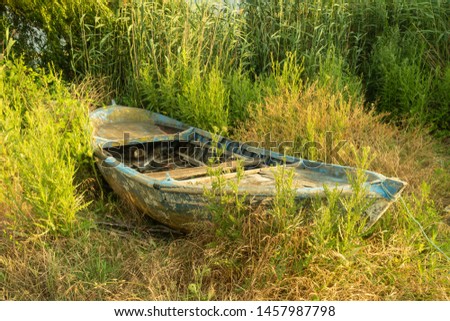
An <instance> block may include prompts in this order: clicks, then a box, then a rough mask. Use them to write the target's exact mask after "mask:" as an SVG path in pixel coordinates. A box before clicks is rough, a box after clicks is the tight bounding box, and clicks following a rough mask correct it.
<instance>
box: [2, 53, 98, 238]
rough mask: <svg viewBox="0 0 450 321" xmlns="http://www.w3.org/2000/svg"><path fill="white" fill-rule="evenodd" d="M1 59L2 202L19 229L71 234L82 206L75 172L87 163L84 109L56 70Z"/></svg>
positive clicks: (87, 131) (87, 143)
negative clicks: (46, 71) (32, 68)
mask: <svg viewBox="0 0 450 321" xmlns="http://www.w3.org/2000/svg"><path fill="white" fill-rule="evenodd" d="M0 63H1V65H0V83H1V88H2V91H1V93H0V102H1V103H0V128H1V132H2V135H1V136H0V138H1V143H2V144H1V145H2V153H1V155H2V158H3V159H4V161H5V162H4V164H5V166H2V169H1V170H0V175H1V176H0V184H1V185H2V189H1V191H2V192H4V193H2V194H3V195H2V197H0V202H4V204H6V206H7V208H8V209H9V211H8V213H7V214H8V216H9V217H10V219H11V220H12V221H14V222H16V223H17V225H16V226H15V229H16V230H17V231H20V230H23V229H24V230H29V229H31V230H29V231H31V232H33V231H35V232H39V233H47V232H50V233H63V234H70V233H72V232H73V229H74V224H75V222H76V220H77V217H76V214H77V212H78V211H80V210H81V209H82V208H83V207H84V206H85V204H84V202H83V200H82V197H81V195H80V194H79V193H78V192H77V186H76V185H75V184H74V176H75V173H76V171H77V167H79V166H80V165H82V164H83V163H84V162H87V163H89V162H90V158H89V157H90V155H91V151H90V144H89V142H90V131H89V126H88V119H87V114H88V110H87V107H86V105H83V104H82V103H81V102H79V101H77V100H76V99H74V98H72V97H71V95H70V93H69V91H68V89H67V88H66V87H65V85H64V84H63V83H62V81H61V79H60V78H59V76H57V75H56V74H55V73H49V74H46V73H43V72H36V71H33V70H31V69H30V68H28V67H26V66H25V65H24V63H23V61H21V60H12V61H9V60H3V61H1V62H0Z"/></svg>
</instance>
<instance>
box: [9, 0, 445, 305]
mask: <svg viewBox="0 0 450 321" xmlns="http://www.w3.org/2000/svg"><path fill="white" fill-rule="evenodd" d="M260 3H261V1H250V0H249V1H246V2H245V3H244V4H243V6H242V7H241V8H232V7H228V6H221V7H218V6H216V5H215V4H214V3H211V2H204V3H202V4H199V5H194V4H192V3H187V2H186V1H184V0H177V1H152V2H149V1H144V0H142V1H119V2H117V3H116V2H115V3H112V4H109V5H108V4H106V2H96V3H91V2H88V1H84V0H74V1H69V2H67V3H64V4H60V3H59V2H58V3H57V4H55V6H52V7H42V10H39V11H33V12H30V11H27V10H21V9H23V8H24V7H29V6H25V4H29V3H28V2H27V1H23V2H16V1H7V2H6V5H7V6H8V8H9V9H8V10H10V15H5V14H4V13H5V10H6V9H5V8H6V7H5V5H3V4H2V5H1V6H0V11H1V12H2V14H3V15H2V17H1V20H0V30H1V31H2V36H3V35H4V37H3V39H2V42H1V48H2V50H1V52H2V54H1V55H0V129H1V131H0V161H1V162H2V166H1V167H0V230H1V235H0V297H1V298H4V299H10V300H66V299H69V300H449V298H450V293H449V290H448V289H449V284H450V277H449V275H448V265H449V262H448V260H447V259H446V258H445V256H444V255H443V254H442V253H440V252H439V251H438V250H436V248H435V247H434V246H433V245H432V243H430V242H429V241H428V240H427V239H426V238H425V237H424V235H423V232H425V233H426V235H427V236H428V237H429V238H430V240H431V241H432V242H433V243H434V244H435V245H437V246H438V247H439V248H440V249H441V250H442V251H443V252H444V253H447V255H448V253H450V243H449V239H450V228H449V224H448V223H449V216H448V213H446V212H444V210H443V209H444V208H445V207H446V206H448V204H449V202H450V199H449V198H448V195H449V191H450V185H449V182H450V179H448V178H449V177H450V171H449V169H450V168H449V164H450V163H449V154H448V139H447V141H446V140H445V138H446V136H448V130H449V129H448V124H447V123H448V121H447V119H448V106H449V105H450V103H449V97H448V93H449V92H450V90H449V88H448V85H449V81H448V80H449V75H450V73H449V63H448V61H449V51H448V45H447V40H448V39H447V38H448V32H449V30H448V23H447V21H448V14H449V13H448V6H446V4H445V3H444V2H440V1H425V0H424V1H419V0H417V1H394V2H392V1H384V0H378V1H372V2H367V1H357V0H354V1H350V2H346V1H340V0H336V1H318V0H308V1H306V0H305V1H281V2H280V1H264V6H258V5H259V4H260ZM319 9H320V10H319ZM49 17H54V18H53V19H49ZM69 22H70V23H69ZM30 26H34V27H39V28H42V30H43V32H44V33H46V34H47V35H50V37H49V38H48V41H49V43H48V46H47V47H46V49H45V50H43V51H40V52H39V51H36V50H35V48H33V47H32V46H30V45H29V41H30V39H31V38H30V37H32V34H30V33H29V32H27V30H28V31H29V30H30V29H29V28H30ZM27 28H28V29H27ZM7 30H8V32H6V31H7ZM61 39H64V40H65V42H66V45H64V46H63V45H61ZM49 62H50V64H48V63H49ZM112 98H114V99H116V100H117V101H118V102H121V103H125V104H130V105H136V106H141V107H145V108H148V109H150V110H154V111H158V112H161V113H164V114H167V115H170V116H173V117H176V118H178V119H180V120H183V121H186V122H188V123H190V124H192V125H197V126H199V127H202V128H204V129H209V130H212V131H215V132H216V133H227V134H228V135H231V136H233V137H234V138H236V139H238V140H242V141H261V142H264V144H266V143H267V144H268V143H269V141H268V137H269V136H268V135H267V134H270V139H271V140H272V141H278V142H287V143H285V144H284V145H283V146H279V147H280V152H285V153H286V154H295V155H297V156H301V157H306V158H311V159H317V160H322V161H327V162H333V163H341V164H344V165H350V166H356V167H358V168H367V169H369V170H374V171H377V172H380V173H383V174H385V175H386V176H394V177H399V178H401V179H403V180H406V181H407V182H408V183H409V185H408V188H407V189H406V190H405V192H404V203H405V204H403V202H400V201H399V202H396V203H395V204H394V205H393V206H392V207H391V208H390V210H389V211H388V212H387V213H386V214H385V215H384V216H383V218H382V219H381V220H380V221H379V222H378V223H377V224H376V225H375V226H374V227H372V228H371V229H370V230H369V231H364V230H363V225H364V222H362V221H361V220H360V219H359V217H360V216H361V213H362V212H363V211H364V209H365V208H366V207H367V205H368V204H367V202H366V201H365V197H364V195H365V193H366V191H365V190H364V189H362V188H361V182H362V181H364V177H363V175H362V173H363V172H362V171H358V172H357V173H356V175H355V176H354V177H352V179H351V180H352V185H353V188H354V190H355V191H356V193H355V194H354V195H353V196H351V197H348V198H343V197H341V196H340V195H339V194H338V193H336V192H335V191H333V190H330V191H328V193H327V198H326V200H312V201H311V204H300V205H301V206H299V204H296V203H295V202H294V200H293V195H294V194H293V192H292V190H293V186H292V176H291V173H290V171H289V169H288V168H283V167H280V168H278V169H276V170H275V171H276V172H275V177H276V182H277V185H276V187H277V194H276V197H275V198H274V199H273V200H269V201H268V202H267V204H265V206H264V207H263V206H261V207H260V208H257V209H253V210H250V209H249V208H247V207H246V206H245V204H244V202H243V196H242V195H240V194H239V193H238V186H239V180H238V182H236V183H232V184H229V183H228V184H226V182H225V180H224V179H223V177H222V171H221V170H220V169H219V168H216V167H212V168H211V170H210V174H211V176H212V179H213V184H212V188H211V189H210V190H206V191H205V197H207V198H208V199H209V207H208V208H207V210H208V211H209V212H210V213H211V214H212V215H213V221H212V224H207V226H204V227H200V228H199V230H196V231H194V232H192V233H191V234H189V235H177V236H172V235H169V234H166V233H163V232H155V230H154V227H155V226H154V224H155V223H154V222H150V221H149V220H148V219H146V218H145V217H142V216H141V215H140V214H139V213H138V212H136V211H135V210H133V209H132V208H129V207H128V205H127V204H125V203H123V202H122V201H120V200H119V199H118V198H117V196H116V195H115V194H114V193H112V192H110V191H109V190H108V189H105V182H104V181H103V180H102V178H101V177H99V176H98V174H97V172H96V170H95V167H94V166H93V160H92V151H91V148H90V129H89V125H88V112H89V110H90V109H92V108H95V107H96V106H100V105H102V104H104V103H109V102H110V101H111V99H112ZM379 111H381V112H382V113H378V112H379ZM430 131H431V132H432V134H433V136H430V134H429V132H430ZM330 133H331V136H330ZM331 137H332V141H331V142H330V138H331ZM442 138H444V139H442ZM343 141H345V143H343ZM311 142H316V143H315V144H314V145H311ZM330 143H331V147H334V146H337V145H339V144H342V148H341V149H340V150H339V152H338V155H333V154H330V153H329V152H330V151H329V150H328V149H327V148H328V147H329V146H328V145H329V144H330ZM267 147H272V146H269V145H268V146H267ZM218 152H219V153H220V151H218ZM337 156H339V157H337ZM239 177H240V176H239ZM240 178H241V179H242V177H240ZM303 205H309V206H303ZM413 218H414V219H413ZM417 222H419V223H420V226H419V225H418V224H417Z"/></svg>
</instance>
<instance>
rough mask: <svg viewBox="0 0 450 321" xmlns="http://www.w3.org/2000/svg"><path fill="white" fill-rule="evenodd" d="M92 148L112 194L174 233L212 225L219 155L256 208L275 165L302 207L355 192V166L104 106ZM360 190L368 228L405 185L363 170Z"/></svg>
mask: <svg viewBox="0 0 450 321" xmlns="http://www.w3.org/2000/svg"><path fill="white" fill-rule="evenodd" d="M90 120H91V124H92V127H93V146H94V154H95V158H96V162H97V166H98V168H99V169H100V171H101V173H102V175H103V177H104V178H105V180H106V181H107V182H108V184H109V185H110V186H111V187H112V188H113V190H114V191H115V192H116V193H117V194H118V195H119V196H120V197H122V198H123V199H125V200H127V201H128V202H130V203H131V204H133V205H134V206H135V207H136V208H138V209H139V210H140V211H142V212H143V213H146V214H148V215H149V216H151V217H152V218H153V219H155V220H157V221H159V222H161V223H163V224H166V225H168V226H170V227H172V228H174V229H178V230H182V231H189V230H192V228H193V226H194V225H196V224H198V223H201V222H204V221H205V220H210V219H211V217H210V215H209V213H208V212H207V210H206V204H207V199H206V198H205V196H204V190H205V188H210V187H211V180H212V178H211V177H209V176H208V172H207V166H206V165H205V164H206V163H207V160H208V157H210V156H211V155H215V156H217V154H214V151H215V148H216V147H217V146H220V148H221V150H223V154H222V156H221V157H222V158H223V159H222V163H221V164H218V165H217V166H224V168H226V169H227V170H228V171H229V173H227V174H224V175H225V176H226V179H230V180H233V179H236V177H235V176H236V174H235V173H234V172H233V171H235V170H236V163H237V160H240V162H241V163H242V164H243V166H245V167H244V168H245V170H244V179H243V180H241V184H240V186H239V190H238V192H239V194H241V195H246V199H247V201H248V202H249V203H252V204H254V205H257V204H260V203H261V202H265V201H267V200H270V199H272V198H273V197H274V195H275V181H274V173H273V172H274V169H273V166H275V165H285V166H289V167H292V168H293V170H294V184H295V188H296V199H297V200H298V201H299V202H301V201H305V200H310V199H311V198H314V197H325V196H326V195H325V188H326V187H328V188H329V189H338V190H340V192H341V195H342V196H345V195H350V194H351V193H352V192H353V191H352V188H351V185H350V182H349V180H348V175H351V174H352V173H354V172H355V170H356V169H355V168H352V167H347V166H340V165H330V164H325V163H320V162H313V161H308V160H305V159H300V158H295V157H291V156H287V157H286V156H284V155H281V154H279V153H274V152H272V151H268V150H265V149H262V148H256V147H253V146H249V145H247V144H245V143H240V142H236V141H232V140H229V139H227V138H225V137H216V138H215V139H213V135H212V134H211V133H209V132H206V131H203V130H201V129H198V128H195V127H191V126H188V125H186V124H183V123H181V122H179V121H177V120H174V119H172V118H169V117H167V116H164V115H160V114H157V113H152V112H150V111H147V110H144V109H139V108H132V107H122V106H110V107H105V108H101V109H97V110H95V111H93V112H92V113H91V115H90ZM365 174H366V176H367V180H366V182H365V183H364V187H365V188H366V189H367V191H368V193H367V197H368V198H370V199H371V200H372V203H371V205H370V207H369V208H368V209H367V210H366V215H367V225H366V227H367V228H369V227H370V226H372V225H373V224H374V223H375V222H376V221H377V220H378V219H379V218H380V217H381V216H382V215H383V213H384V212H385V211H386V210H387V208H388V207H389V206H390V205H391V204H392V203H393V202H394V201H395V200H396V199H397V198H398V197H399V195H400V193H401V192H402V190H403V189H404V188H405V186H406V183H405V182H402V181H400V180H398V179H394V178H386V177H385V176H383V175H381V174H378V173H374V172H370V171H366V172H365Z"/></svg>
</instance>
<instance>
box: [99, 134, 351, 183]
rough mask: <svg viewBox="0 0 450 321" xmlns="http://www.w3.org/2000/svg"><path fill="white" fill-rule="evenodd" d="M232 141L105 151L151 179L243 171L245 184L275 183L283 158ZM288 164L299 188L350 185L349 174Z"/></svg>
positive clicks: (197, 179)
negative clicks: (262, 153) (278, 167)
mask: <svg viewBox="0 0 450 321" xmlns="http://www.w3.org/2000/svg"><path fill="white" fill-rule="evenodd" d="M228 143H230V142H229V141H228ZM231 144H236V145H235V146H230V145H231ZM231 144H228V145H227V148H215V147H213V146H211V141H208V142H206V143H201V142H199V141H178V140H171V141H161V142H150V143H138V144H137V143H133V144H128V145H121V146H118V147H108V148H104V152H106V153H107V154H108V155H110V156H113V157H114V158H116V159H117V160H119V161H120V162H122V163H123V164H124V165H126V166H128V167H131V168H133V169H135V170H137V171H138V172H140V173H142V174H144V175H146V176H148V177H150V178H153V179H156V180H165V179H167V178H169V177H170V178H171V179H173V180H176V182H177V184H179V185H205V186H208V185H210V184H212V181H213V179H214V178H213V177H214V174H213V173H218V172H220V174H221V175H222V177H225V178H226V179H227V180H231V181H237V180H238V177H239V175H238V173H240V172H242V170H243V173H244V175H243V177H241V178H239V184H240V186H241V187H246V186H249V187H250V186H252V187H255V186H259V187H273V186H275V180H276V175H277V174H276V165H277V164H284V161H283V160H282V159H274V158H269V157H264V155H260V154H257V153H256V152H255V151H252V149H255V148H254V147H251V146H245V145H239V143H235V142H231ZM216 146H217V145H216ZM284 165H285V166H287V167H290V168H292V170H293V171H294V177H293V181H294V182H293V183H294V187H295V188H302V187H303V188H304V187H307V188H314V187H322V186H323V184H327V185H331V186H336V185H348V181H347V177H346V176H344V177H343V176H341V175H339V176H336V177H334V176H330V175H329V173H322V172H320V171H312V170H307V169H305V167H304V166H303V164H301V163H300V164H299V163H289V162H287V163H286V164H284Z"/></svg>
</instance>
